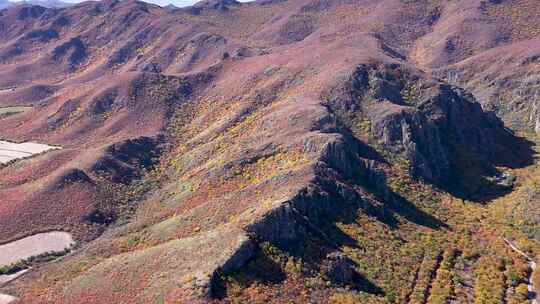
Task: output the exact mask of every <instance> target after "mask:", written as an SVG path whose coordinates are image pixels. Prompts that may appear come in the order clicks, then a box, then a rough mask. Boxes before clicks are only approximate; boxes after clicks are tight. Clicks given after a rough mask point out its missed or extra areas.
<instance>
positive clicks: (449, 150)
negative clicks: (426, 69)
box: [329, 64, 515, 187]
mask: <svg viewBox="0 0 540 304" xmlns="http://www.w3.org/2000/svg"><path fill="white" fill-rule="evenodd" d="M348 85H349V87H348V88H347V89H345V90H344V89H343V88H341V89H340V90H335V91H334V92H333V93H331V95H332V96H333V97H331V98H330V100H329V105H330V108H332V109H334V111H335V112H336V113H337V114H338V116H340V117H341V119H342V120H343V121H344V123H345V125H348V126H349V127H350V128H352V129H355V128H357V125H358V124H359V122H360V121H362V120H367V121H368V122H369V130H367V132H368V133H369V134H368V135H369V136H370V137H371V138H372V140H373V141H374V142H375V144H376V145H377V146H378V147H379V149H380V150H381V152H382V153H383V154H387V156H389V157H394V158H396V160H398V161H399V160H400V159H401V162H402V164H403V165H405V166H407V167H408V168H409V170H410V172H411V174H412V175H413V176H415V177H418V178H422V179H425V180H427V181H430V182H432V183H435V184H437V185H445V186H446V185H453V186H458V187H459V185H456V181H457V180H459V179H458V178H457V176H458V175H459V174H460V172H459V171H460V170H462V168H463V165H464V163H469V164H470V163H472V164H473V167H476V168H477V169H478V171H479V173H480V174H493V172H494V169H493V165H494V164H496V163H498V162H501V161H503V160H502V159H504V157H505V156H507V155H511V154H512V153H511V151H509V150H508V148H507V147H505V144H504V143H511V142H514V143H515V138H514V137H513V135H512V134H511V133H510V132H509V131H508V130H507V129H506V128H505V127H504V125H503V123H502V122H501V121H500V120H499V119H498V118H497V117H496V116H495V115H494V114H493V113H488V112H485V111H483V110H482V108H481V106H480V104H479V103H477V102H476V100H475V99H474V97H473V96H472V95H471V94H470V93H468V92H466V91H464V90H463V89H460V88H457V87H454V86H451V85H449V84H446V83H443V82H441V81H438V80H436V79H431V78H429V77H427V76H425V75H422V74H421V73H420V72H417V71H414V70H411V69H408V68H406V67H403V66H398V65H394V64H387V65H379V66H377V65H361V66H359V67H358V68H357V69H356V71H355V72H354V73H353V76H352V77H351V81H350V83H349V84H348ZM344 92H347V93H344ZM336 93H337V95H334V94H336ZM343 94H348V96H349V97H344V96H343ZM355 124H356V125H355ZM357 131H358V132H361V130H357ZM364 131H366V130H364ZM469 169H470V168H469Z"/></svg>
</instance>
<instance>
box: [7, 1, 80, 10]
mask: <svg viewBox="0 0 540 304" xmlns="http://www.w3.org/2000/svg"><path fill="white" fill-rule="evenodd" d="M16 5H38V6H43V7H47V8H61V7H69V6H72V5H74V4H73V3H68V2H63V1H59V0H25V1H19V2H12V1H8V0H0V9H4V8H8V7H12V6H16Z"/></svg>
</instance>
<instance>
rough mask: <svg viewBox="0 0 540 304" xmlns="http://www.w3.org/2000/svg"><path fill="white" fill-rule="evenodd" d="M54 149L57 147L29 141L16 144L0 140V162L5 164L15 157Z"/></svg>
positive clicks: (23, 156)
mask: <svg viewBox="0 0 540 304" xmlns="http://www.w3.org/2000/svg"><path fill="white" fill-rule="evenodd" d="M55 149H59V148H58V147H53V146H49V145H43V144H36V143H31V142H27V143H22V144H16V143H11V142H8V141H1V140H0V164H5V163H8V162H10V161H12V160H16V159H22V158H27V157H30V156H33V155H36V154H40V153H43V152H46V151H49V150H55Z"/></svg>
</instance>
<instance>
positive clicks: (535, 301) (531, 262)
mask: <svg viewBox="0 0 540 304" xmlns="http://www.w3.org/2000/svg"><path fill="white" fill-rule="evenodd" d="M504 241H505V242H506V244H507V245H508V246H509V247H510V248H511V249H512V250H514V251H515V252H517V253H518V254H519V255H521V256H523V257H524V258H525V259H526V260H527V262H528V263H529V268H530V269H531V274H530V275H529V278H528V280H527V289H528V290H529V293H530V294H533V295H535V297H534V299H532V300H531V303H532V304H538V303H539V301H538V294H537V292H536V288H535V286H534V285H533V281H532V274H533V272H534V271H535V270H536V266H537V265H536V262H535V261H534V260H533V259H532V258H531V257H530V256H528V255H527V254H526V253H525V252H523V251H521V250H520V249H519V248H517V247H516V245H514V244H513V243H512V242H510V241H509V240H508V239H504Z"/></svg>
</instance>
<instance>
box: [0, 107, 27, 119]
mask: <svg viewBox="0 0 540 304" xmlns="http://www.w3.org/2000/svg"><path fill="white" fill-rule="evenodd" d="M31 109H32V107H3V108H0V117H2V116H7V115H13V114H19V113H23V112H26V111H30V110H31Z"/></svg>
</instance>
